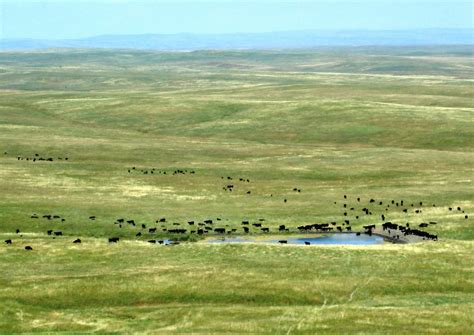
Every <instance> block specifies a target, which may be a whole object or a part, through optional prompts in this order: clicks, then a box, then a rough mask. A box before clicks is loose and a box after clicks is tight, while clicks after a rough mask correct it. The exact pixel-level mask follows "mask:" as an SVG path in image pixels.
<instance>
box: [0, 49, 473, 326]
mask: <svg viewBox="0 0 474 335" xmlns="http://www.w3.org/2000/svg"><path fill="white" fill-rule="evenodd" d="M472 52H473V49H472V47H470V46H450V47H423V48H416V47H392V48H328V49H316V50H298V51H284V50H272V51H252V50H246V51H245V50H241V51H196V52H176V53H172V52H152V51H128V50H48V51H41V52H40V51H36V52H2V53H0V190H1V191H0V239H1V240H0V241H1V243H2V244H1V245H0V332H2V333H15V332H54V331H62V332H91V331H99V332H121V333H123V332H125V333H127V332H128V333H133V332H143V333H173V332H176V333H269V334H298V333H334V334H341V333H383V334H390V333H403V334H410V333H412V334H414V333H417V334H419V333H443V334H445V333H458V334H468V333H472V332H473V322H474V319H473V313H474V308H473V307H474V303H473V301H474V273H473V272H474V271H473V266H472V265H473V264H474V256H473V252H474V243H473V239H474V187H473V181H472V178H473V166H474V153H473V148H474V123H473V118H474V93H473V80H474V79H473V78H474V60H473V58H472ZM40 158H43V159H45V160H40ZM47 158H52V161H48V160H47ZM66 158H67V160H66ZM145 171H146V172H147V173H145ZM152 171H153V173H151V172H152ZM175 171H183V172H182V173H180V172H178V173H174V172H175ZM164 172H166V174H164ZM191 172H193V173H191ZM228 177H230V178H232V179H229V178H228ZM241 179H242V180H241ZM247 179H248V182H247ZM229 184H232V185H234V187H233V190H232V191H229V189H228V187H227V186H228V185H229ZM295 188H296V189H300V190H301V191H300V192H297V191H296V192H295V191H294V189H295ZM226 189H227V190H226ZM344 196H346V197H347V199H345V198H344ZM357 198H360V201H357ZM370 199H374V200H375V201H376V202H375V203H374V204H371V203H370V202H369V201H370ZM285 200H286V201H285ZM392 200H393V203H392ZM401 200H403V202H404V205H403V206H402V205H400V206H399V208H397V206H396V205H395V204H396V203H400V202H401ZM379 201H381V202H383V204H384V206H385V205H386V204H389V205H391V206H392V207H390V209H389V210H387V211H385V207H383V208H382V207H375V206H376V204H378V203H379ZM420 202H421V203H422V204H420ZM344 203H346V204H347V205H348V208H351V207H354V210H353V212H349V214H348V215H347V216H344V214H343V213H344V212H347V210H348V209H346V208H343V207H342V206H343V204H344ZM411 204H414V206H413V207H412V206H411ZM433 205H435V206H433ZM364 206H372V207H370V208H371V210H372V208H373V211H374V215H365V216H362V215H361V216H360V218H359V219H355V215H356V212H357V211H360V209H361V208H362V207H364ZM402 207H403V208H405V207H406V208H407V209H408V213H404V212H402V211H401V208H402ZM458 207H459V209H458ZM450 208H451V210H450ZM415 210H420V212H419V213H417V214H415ZM376 211H377V212H376ZM381 213H384V214H385V215H386V216H387V218H386V220H390V221H393V222H396V223H399V224H405V223H407V222H409V223H410V224H411V225H412V226H415V227H416V226H418V225H419V224H420V223H422V222H430V221H434V222H437V224H435V225H429V227H427V230H428V231H429V232H430V233H432V234H436V235H437V236H438V241H423V242H420V243H413V244H390V243H386V244H383V245H370V246H313V245H312V246H290V245H266V244H219V245H216V244H207V243H203V242H202V241H201V242H197V243H196V241H200V240H201V239H202V236H198V235H197V234H189V230H190V229H191V228H190V227H191V226H190V225H188V224H187V222H188V221H195V222H196V224H195V225H196V226H197V224H198V222H202V221H204V220H209V219H212V220H213V221H214V223H213V225H214V226H215V227H225V228H226V229H227V230H231V229H237V231H236V233H235V234H237V235H238V234H242V233H243V232H242V230H241V228H242V227H241V222H242V221H243V220H248V221H250V223H253V222H263V223H264V226H266V227H269V228H270V231H271V233H277V232H278V227H279V226H280V225H285V226H286V227H289V228H291V229H293V230H295V229H296V227H297V226H300V225H306V224H312V223H317V222H330V221H337V222H341V221H343V220H344V219H346V218H350V221H351V225H352V229H353V230H358V229H361V227H362V226H363V225H367V224H377V225H378V224H380V223H382V221H381V219H380V214H381ZM34 215H37V216H38V219H35V218H32V216H34ZM43 215H52V216H54V215H57V216H58V217H57V218H51V219H48V218H43ZM466 216H467V218H466ZM90 217H95V219H90ZM119 218H123V219H124V220H125V221H127V220H134V223H135V224H136V225H132V224H127V223H126V222H125V223H123V224H120V225H119V224H117V223H115V222H116V220H117V219H119ZM160 218H166V223H157V222H156V221H157V220H159V219H160ZM218 218H219V219H220V220H217V219H218ZM62 219H64V220H62ZM260 219H264V220H265V221H259V220H260ZM173 223H179V224H180V227H184V228H186V229H187V230H188V232H187V233H186V234H178V235H176V236H175V235H172V236H171V235H170V234H169V233H167V232H166V231H163V230H162V228H163V227H167V228H168V229H169V228H171V227H172V226H175V225H173ZM142 224H144V225H145V226H146V229H143V228H141V227H142V226H141V225H142ZM150 227H156V228H157V229H158V230H157V232H156V233H150V232H149V230H148V229H149V228H150ZM176 227H177V225H176ZM251 229H252V230H251V233H252V234H254V235H255V234H257V232H258V229H257V228H255V227H252V228H251ZM17 230H19V232H18V233H17ZM48 230H53V231H55V232H56V231H61V233H62V235H61V236H54V234H53V235H48V233H47V231H48ZM137 232H142V236H137ZM291 233H294V231H292V232H291ZM170 236H171V237H172V238H176V239H179V240H181V241H182V242H181V243H180V244H179V245H172V246H164V245H158V244H152V243H149V242H148V240H150V239H160V238H170ZM110 237H119V238H120V241H119V242H118V243H109V242H108V238H110ZM78 238H79V239H81V242H82V243H80V244H73V243H72V241H73V240H75V239H78ZM8 239H11V240H12V244H8V245H7V244H6V243H4V242H3V241H4V240H8ZM27 245H29V246H31V247H32V248H33V250H31V251H27V250H25V249H24V247H25V246H27Z"/></svg>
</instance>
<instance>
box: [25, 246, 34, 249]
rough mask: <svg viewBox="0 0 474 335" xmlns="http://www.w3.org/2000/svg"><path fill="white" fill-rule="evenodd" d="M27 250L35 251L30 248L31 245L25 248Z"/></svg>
mask: <svg viewBox="0 0 474 335" xmlns="http://www.w3.org/2000/svg"><path fill="white" fill-rule="evenodd" d="M25 250H33V248H32V247H30V246H29V245H27V246H26V247H25Z"/></svg>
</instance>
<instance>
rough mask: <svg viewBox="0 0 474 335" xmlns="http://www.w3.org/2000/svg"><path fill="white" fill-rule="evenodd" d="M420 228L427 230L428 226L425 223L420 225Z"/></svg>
mask: <svg viewBox="0 0 474 335" xmlns="http://www.w3.org/2000/svg"><path fill="white" fill-rule="evenodd" d="M418 226H419V227H420V228H426V227H428V224H427V223H424V222H423V223H420V224H419V225H418Z"/></svg>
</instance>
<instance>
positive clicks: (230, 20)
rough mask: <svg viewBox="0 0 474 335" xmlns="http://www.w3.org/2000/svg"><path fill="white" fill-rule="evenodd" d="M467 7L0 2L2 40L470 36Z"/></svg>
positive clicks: (373, 2)
mask: <svg viewBox="0 0 474 335" xmlns="http://www.w3.org/2000/svg"><path fill="white" fill-rule="evenodd" d="M473 15H474V13H473V4H472V3H471V1H461V0H452V1H449V0H448V1H441V0H357V1H354V0H345V1H342V0H333V1H328V0H324V1H317V0H293V1H291V2H290V1H288V0H286V1H282V0H253V1H251V0H247V1H244V0H220V1H219V0H211V1H209V0H207V1H205V0H198V1H191V0H187V1H184V0H174V1H170V0H154V1H152V0H140V1H132V0H101V1H98V0H89V1H83V0H55V1H50V0H49V1H46V0H43V1H41V0H25V1H23V0H0V38H2V39H13V38H35V39H74V38H83V37H90V36H97V35H117V34H175V33H237V32H239V33H252V32H274V31H296V30H409V29H425V28H471V29H472V28H473V27H474V24H473Z"/></svg>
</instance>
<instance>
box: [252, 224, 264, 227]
mask: <svg viewBox="0 0 474 335" xmlns="http://www.w3.org/2000/svg"><path fill="white" fill-rule="evenodd" d="M252 226H254V227H261V226H262V224H261V223H252Z"/></svg>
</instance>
